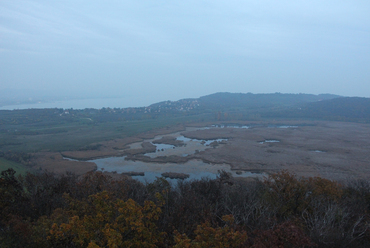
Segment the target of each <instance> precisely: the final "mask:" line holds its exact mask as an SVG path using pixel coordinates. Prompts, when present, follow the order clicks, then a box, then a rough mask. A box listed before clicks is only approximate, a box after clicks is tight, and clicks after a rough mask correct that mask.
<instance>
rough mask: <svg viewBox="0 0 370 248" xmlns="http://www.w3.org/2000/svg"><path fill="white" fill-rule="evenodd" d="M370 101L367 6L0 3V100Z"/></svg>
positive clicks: (314, 2) (159, 0) (300, 0)
mask: <svg viewBox="0 0 370 248" xmlns="http://www.w3.org/2000/svg"><path fill="white" fill-rule="evenodd" d="M3 89H44V90H46V91H53V92H61V94H76V92H82V94H83V95H84V96H97V95H101V96H127V97H137V98H139V99H140V98H142V99H146V100H147V99H153V101H152V102H156V101H161V100H177V99H180V98H189V97H199V96H201V95H206V94H210V93H214V92H224V91H228V92H252V93H270V92H283V93H314V94H318V93H333V94H340V95H347V96H365V97H370V1H368V0H366V1H365V0H364V1H356V0H353V1H348V0H346V1H342V0H335V1H334V0H328V1H325V0H320V1H319V0H294V1H292V0H290V1H285V0H281V1H276V0H269V1H246V0H244V1H220V0H209V1H201V0H197V1H193V0H187V1H174V0H171V1H164V0H156V1H147V0H140V1H118V0H117V1H91V0H86V1H78V0H73V1H72V0H63V1H50V0H44V1H42V0H37V1H32V0H28V1H20V0H2V1H1V2H0V90H3Z"/></svg>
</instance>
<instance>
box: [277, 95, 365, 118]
mask: <svg viewBox="0 0 370 248" xmlns="http://www.w3.org/2000/svg"><path fill="white" fill-rule="evenodd" d="M280 114H281V115H283V116H284V115H285V116H286V117H292V118H312V119H325V120H340V121H370V98H364V97H340V98H334V99H328V100H324V101H318V102H311V103H305V104H302V105H301V106H300V107H299V108H295V109H294V110H293V109H292V110H289V111H286V112H285V113H280Z"/></svg>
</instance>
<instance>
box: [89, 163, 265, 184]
mask: <svg viewBox="0 0 370 248" xmlns="http://www.w3.org/2000/svg"><path fill="white" fill-rule="evenodd" d="M88 162H93V163H95V164H96V165H97V170H98V171H109V172H114V171H115V172H117V173H124V172H144V173H145V176H133V177H132V178H134V179H137V180H139V181H141V182H153V181H154V180H156V178H157V177H161V176H162V175H161V174H162V173H165V172H175V173H185V174H189V176H190V177H189V178H188V179H185V180H193V179H197V180H199V179H202V177H208V178H210V179H215V178H216V177H217V172H218V171H219V170H225V171H226V172H228V173H230V174H231V175H232V176H233V177H250V176H253V177H262V176H263V175H262V174H256V173H251V172H246V171H243V172H242V174H240V175H238V174H236V171H233V170H231V167H230V165H227V164H207V163H204V162H203V161H201V160H190V161H188V162H186V163H184V164H178V163H164V164H163V163H146V162H142V161H131V160H125V157H110V158H101V159H94V160H90V161H88ZM168 180H169V181H171V182H175V181H176V180H177V179H168Z"/></svg>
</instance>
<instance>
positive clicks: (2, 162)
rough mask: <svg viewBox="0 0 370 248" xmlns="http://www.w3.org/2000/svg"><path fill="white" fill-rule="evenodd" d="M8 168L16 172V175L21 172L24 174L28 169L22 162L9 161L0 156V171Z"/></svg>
mask: <svg viewBox="0 0 370 248" xmlns="http://www.w3.org/2000/svg"><path fill="white" fill-rule="evenodd" d="M9 168H12V169H14V170H15V171H16V172H17V175H19V174H21V175H24V174H26V172H27V171H28V169H27V167H25V166H24V165H22V164H19V163H16V162H13V161H9V160H7V159H5V158H0V171H4V170H7V169H9Z"/></svg>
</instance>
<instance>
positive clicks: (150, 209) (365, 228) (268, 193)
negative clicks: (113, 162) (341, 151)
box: [0, 170, 370, 248]
mask: <svg viewBox="0 0 370 248" xmlns="http://www.w3.org/2000/svg"><path fill="white" fill-rule="evenodd" d="M0 197H1V199H0V211H1V213H0V246H1V247H4V248H5V247H255V248H257V247H325V248H326V247H368V244H369V242H370V230H369V227H370V226H369V221H370V216H369V211H370V184H369V183H368V182H366V181H350V182H345V183H343V184H339V183H337V182H333V181H330V180H327V179H322V178H300V179H299V178H297V177H296V176H295V175H293V174H290V173H288V172H285V171H283V172H281V173H278V174H273V175H271V176H269V178H266V179H265V180H264V181H252V182H240V181H234V180H233V179H232V178H230V177H229V176H228V174H227V173H225V172H220V173H219V175H218V178H217V179H215V180H210V179H202V180H199V181H191V182H182V181H179V182H178V184H177V185H175V186H170V185H169V184H168V182H167V181H166V180H165V179H163V178H159V179H157V180H156V181H155V182H153V183H150V184H147V185H144V184H141V183H139V182H138V181H135V180H131V179H127V178H124V177H120V178H117V179H114V178H111V177H110V176H107V175H104V174H102V173H100V172H95V173H89V174H86V175H84V176H83V177H81V178H77V177H76V176H74V175H72V174H67V175H60V176H55V175H53V174H50V173H41V174H27V175H25V176H23V177H15V176H14V171H13V170H7V171H3V172H2V173H1V178H0Z"/></svg>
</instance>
